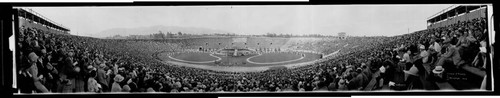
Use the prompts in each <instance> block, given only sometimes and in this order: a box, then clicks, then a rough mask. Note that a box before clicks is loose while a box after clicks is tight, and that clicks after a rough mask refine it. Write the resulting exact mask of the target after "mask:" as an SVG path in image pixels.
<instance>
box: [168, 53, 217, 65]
mask: <svg viewBox="0 0 500 98" xmlns="http://www.w3.org/2000/svg"><path fill="white" fill-rule="evenodd" d="M210 56H212V57H215V58H217V60H211V61H200V62H196V61H186V60H181V59H177V58H174V57H172V56H170V55H169V56H168V58H170V59H174V60H177V61H182V62H189V63H213V62H215V61H220V60H222V58H220V57H218V56H215V55H213V53H211V54H210Z"/></svg>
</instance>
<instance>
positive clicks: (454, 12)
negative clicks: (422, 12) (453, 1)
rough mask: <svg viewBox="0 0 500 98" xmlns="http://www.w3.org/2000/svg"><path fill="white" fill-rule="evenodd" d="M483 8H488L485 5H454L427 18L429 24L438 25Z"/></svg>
mask: <svg viewBox="0 0 500 98" xmlns="http://www.w3.org/2000/svg"><path fill="white" fill-rule="evenodd" d="M481 7H486V5H484V4H468V5H463V4H461V5H452V6H450V7H448V8H445V9H443V10H441V11H439V12H438V13H436V14H434V15H432V16H430V17H428V18H427V22H428V23H436V22H440V21H443V20H446V19H448V18H450V17H454V16H458V15H460V14H464V13H468V12H471V11H474V10H477V9H479V8H481Z"/></svg>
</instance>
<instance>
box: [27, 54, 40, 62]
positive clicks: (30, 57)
mask: <svg viewBox="0 0 500 98" xmlns="http://www.w3.org/2000/svg"><path fill="white" fill-rule="evenodd" d="M28 58H29V60H30V61H36V60H37V59H38V56H37V55H36V54H35V52H31V53H30V54H29V55H28Z"/></svg>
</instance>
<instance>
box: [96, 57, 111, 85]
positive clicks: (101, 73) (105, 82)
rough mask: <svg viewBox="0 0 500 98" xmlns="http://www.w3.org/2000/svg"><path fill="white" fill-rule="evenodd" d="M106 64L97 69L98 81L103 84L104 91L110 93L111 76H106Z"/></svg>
mask: <svg viewBox="0 0 500 98" xmlns="http://www.w3.org/2000/svg"><path fill="white" fill-rule="evenodd" d="M105 67H106V64H104V63H101V64H99V66H98V68H97V77H96V80H97V82H98V83H99V84H101V86H102V89H103V91H108V90H109V89H108V88H109V85H108V79H109V75H107V74H106V71H105Z"/></svg>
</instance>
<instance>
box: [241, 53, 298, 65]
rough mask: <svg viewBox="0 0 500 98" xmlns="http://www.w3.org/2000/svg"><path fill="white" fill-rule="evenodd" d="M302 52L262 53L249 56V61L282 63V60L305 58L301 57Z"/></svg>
mask: <svg viewBox="0 0 500 98" xmlns="http://www.w3.org/2000/svg"><path fill="white" fill-rule="evenodd" d="M301 57H302V56H301V54H295V53H291V52H285V53H265V54H261V55H256V56H252V57H250V58H248V61H250V62H256V63H280V62H287V61H294V60H300V59H303V58H301Z"/></svg>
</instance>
